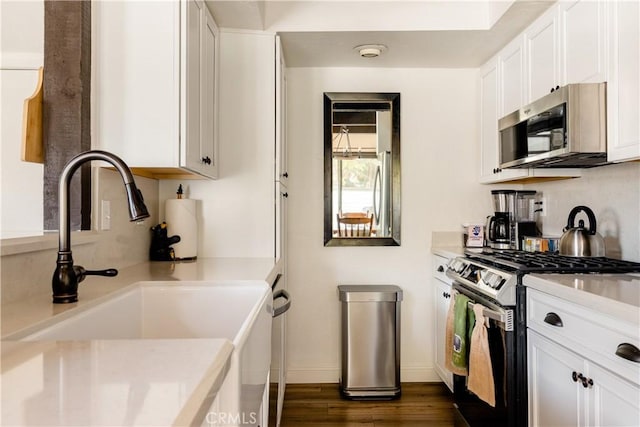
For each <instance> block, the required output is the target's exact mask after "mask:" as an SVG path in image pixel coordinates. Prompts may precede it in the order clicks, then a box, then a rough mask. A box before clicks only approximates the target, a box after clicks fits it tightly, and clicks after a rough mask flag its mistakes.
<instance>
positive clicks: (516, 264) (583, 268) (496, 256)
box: [465, 250, 640, 274]
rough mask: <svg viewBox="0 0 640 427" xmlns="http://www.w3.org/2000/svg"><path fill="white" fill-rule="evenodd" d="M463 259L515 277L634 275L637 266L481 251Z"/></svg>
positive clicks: (544, 254) (600, 259)
mask: <svg viewBox="0 0 640 427" xmlns="http://www.w3.org/2000/svg"><path fill="white" fill-rule="evenodd" d="M465 257H466V258H468V259H471V260H476V261H478V262H482V263H487V264H489V265H492V266H494V267H496V268H506V269H508V270H509V271H513V272H518V273H565V274H571V273H637V272H640V263H636V262H631V261H624V260H619V259H614V258H606V257H570V256H565V255H559V254H557V253H551V252H524V251H516V250H484V251H483V252H480V253H471V252H467V253H465Z"/></svg>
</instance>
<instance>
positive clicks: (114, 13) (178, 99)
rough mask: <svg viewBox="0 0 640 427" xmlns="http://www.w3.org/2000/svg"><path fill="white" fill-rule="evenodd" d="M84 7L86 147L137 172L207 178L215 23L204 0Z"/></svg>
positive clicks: (212, 171) (212, 162) (211, 153)
mask: <svg viewBox="0 0 640 427" xmlns="http://www.w3.org/2000/svg"><path fill="white" fill-rule="evenodd" d="M92 6H93V11H92V49H93V78H92V80H93V88H92V89H93V97H92V99H93V101H92V102H93V104H92V122H93V126H92V133H93V141H94V147H95V148H100V149H103V150H107V151H111V152H113V153H115V154H117V155H119V156H120V157H122V158H123V160H124V161H125V162H127V163H128V164H129V165H130V166H131V167H132V168H134V170H135V171H136V172H138V173H142V174H144V175H148V176H152V177H156V178H161V177H175V176H177V175H190V174H191V173H195V174H196V175H193V176H205V177H209V178H215V177H216V176H217V169H218V159H217V156H216V139H217V138H216V132H217V119H216V118H217V111H216V99H217V74H218V73H217V71H216V70H217V68H218V61H217V55H218V52H217V50H218V49H217V46H218V37H217V36H218V30H217V28H216V26H215V23H214V22H213V18H212V17H211V14H210V13H209V10H208V9H207V7H206V6H205V4H204V2H203V1H201V0H182V1H179V2H166V1H150V2H94V3H93V4H92Z"/></svg>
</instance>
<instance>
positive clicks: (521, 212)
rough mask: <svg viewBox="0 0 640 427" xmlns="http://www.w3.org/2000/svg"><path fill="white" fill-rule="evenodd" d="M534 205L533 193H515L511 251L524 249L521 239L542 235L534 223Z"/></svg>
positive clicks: (534, 195)
mask: <svg viewBox="0 0 640 427" xmlns="http://www.w3.org/2000/svg"><path fill="white" fill-rule="evenodd" d="M535 203H536V192H535V191H533V190H527V191H516V192H515V195H514V208H513V220H512V222H511V249H524V243H523V238H525V237H527V236H528V237H537V236H541V235H542V233H541V232H540V230H539V228H538V224H537V222H536V204H535Z"/></svg>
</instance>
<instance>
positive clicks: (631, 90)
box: [607, 1, 640, 162]
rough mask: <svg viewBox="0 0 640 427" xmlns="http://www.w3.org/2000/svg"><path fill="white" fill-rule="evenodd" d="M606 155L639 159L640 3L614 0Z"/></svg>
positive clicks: (612, 4)
mask: <svg viewBox="0 0 640 427" xmlns="http://www.w3.org/2000/svg"><path fill="white" fill-rule="evenodd" d="M609 6H610V8H611V14H610V16H611V38H610V40H611V41H610V55H611V56H610V60H609V64H610V67H611V68H610V71H609V77H610V79H609V82H608V84H607V110H608V111H607V116H608V121H607V125H608V126H607V132H608V135H607V137H608V140H607V146H608V148H607V157H608V159H609V160H610V161H614V162H618V161H624V160H635V159H640V120H638V117H640V77H638V76H640V49H639V48H638V46H640V3H639V2H637V1H629V2H622V1H620V2H611V3H610V4H609Z"/></svg>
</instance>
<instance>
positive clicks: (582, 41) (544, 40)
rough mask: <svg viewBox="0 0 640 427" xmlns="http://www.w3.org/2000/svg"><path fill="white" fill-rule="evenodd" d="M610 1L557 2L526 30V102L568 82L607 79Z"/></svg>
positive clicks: (588, 81) (602, 80)
mask: <svg viewBox="0 0 640 427" xmlns="http://www.w3.org/2000/svg"><path fill="white" fill-rule="evenodd" d="M607 7H608V6H607V2H606V1H593V0H574V1H562V2H558V4H557V5H556V6H553V7H551V8H550V9H549V10H548V11H547V12H546V13H545V14H543V15H542V16H541V17H540V18H538V20H536V22H534V23H533V24H532V25H531V26H530V27H529V28H528V29H527V30H526V31H525V33H524V34H525V48H526V55H527V61H526V62H527V75H526V83H527V85H526V97H525V103H528V102H532V101H535V100H536V99H538V98H540V97H542V96H544V95H546V94H548V93H549V92H551V90H554V89H555V88H557V87H559V86H564V85H566V84H569V83H597V82H604V81H606V80H607V67H606V64H607V55H608V52H607V28H608V26H607V20H606V17H607Z"/></svg>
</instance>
